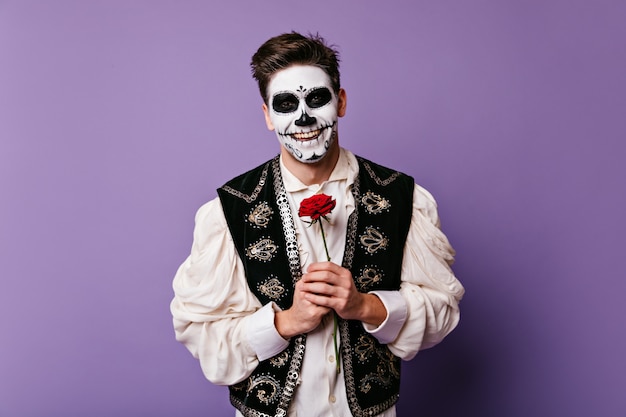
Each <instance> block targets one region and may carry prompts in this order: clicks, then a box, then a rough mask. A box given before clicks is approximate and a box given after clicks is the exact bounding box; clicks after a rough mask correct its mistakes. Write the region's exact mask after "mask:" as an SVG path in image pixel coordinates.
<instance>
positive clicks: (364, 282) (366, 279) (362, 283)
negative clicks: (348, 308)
mask: <svg viewBox="0 0 626 417" xmlns="http://www.w3.org/2000/svg"><path fill="white" fill-rule="evenodd" d="M383 276H384V274H383V273H382V272H380V271H379V270H378V269H376V268H374V267H371V266H368V267H365V268H363V269H362V270H361V275H359V276H358V277H357V278H356V282H357V284H359V290H360V291H362V292H366V291H369V289H370V288H371V287H373V286H374V285H376V284H377V283H379V282H380V281H382V279H383Z"/></svg>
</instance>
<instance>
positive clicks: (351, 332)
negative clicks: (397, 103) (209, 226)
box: [217, 156, 414, 417]
mask: <svg viewBox="0 0 626 417" xmlns="http://www.w3.org/2000/svg"><path fill="white" fill-rule="evenodd" d="M357 160H358V163H359V175H358V176H357V178H356V179H355V182H354V184H353V186H352V194H353V196H354V199H355V204H356V210H354V212H353V213H352V214H351V215H350V218H349V219H348V230H347V237H346V247H345V253H344V258H343V262H342V266H343V267H345V268H348V269H350V271H351V272H352V275H353V277H354V280H355V285H356V287H357V288H358V289H359V291H361V292H368V291H373V290H397V289H399V288H400V273H401V267H402V254H403V249H404V243H405V241H406V236H407V233H408V230H409V226H410V222H411V210H412V201H413V187H414V181H413V178H411V177H409V176H407V175H404V174H402V173H400V172H397V171H393V170H389V169H387V168H385V167H382V166H380V165H377V164H374V163H373V162H370V161H367V160H365V159H363V158H359V157H357ZM217 191H218V195H219V197H220V200H221V203H222V207H223V209H224V214H225V217H226V220H227V223H228V227H229V230H230V232H231V235H232V237H233V240H234V243H235V247H236V248H237V252H238V254H239V257H240V258H241V260H242V262H243V265H244V268H245V273H246V277H247V280H248V285H249V287H250V289H251V291H252V292H253V293H254V294H255V295H256V296H257V297H258V298H259V300H260V301H261V303H262V304H263V305H265V304H267V303H269V302H270V301H274V302H275V303H276V304H277V305H278V306H279V307H280V308H282V309H288V308H289V307H290V306H291V304H292V301H293V286H294V284H295V282H297V281H298V279H300V277H301V274H302V272H301V266H300V257H299V253H298V245H297V241H296V234H295V225H294V218H293V215H292V211H291V208H290V205H289V201H288V199H287V194H286V191H285V188H284V185H283V181H282V176H281V174H280V164H279V159H278V156H277V157H275V158H274V159H272V160H271V161H269V162H267V163H265V164H263V165H261V166H259V167H257V168H255V169H253V170H251V171H248V172H247V173H245V174H243V175H240V176H238V177H236V178H234V179H233V180H231V181H229V182H228V183H227V184H226V185H224V186H223V187H221V188H220V189H218V190H217ZM339 328H340V337H341V349H342V351H341V358H342V360H343V362H342V363H343V366H344V376H345V383H346V393H347V396H348V402H349V405H350V410H351V412H352V415H353V416H355V417H365V416H371V415H376V414H379V413H381V412H383V411H384V410H386V409H387V408H389V407H391V406H392V405H393V404H395V402H396V401H397V399H398V395H399V390H400V359H399V358H398V357H396V356H394V355H393V354H392V353H391V352H390V351H389V349H387V347H386V346H385V345H381V344H380V343H379V342H378V340H376V338H374V337H373V336H371V335H370V334H369V333H367V332H366V331H365V330H364V329H363V325H362V323H361V322H359V321H355V320H342V319H340V324H339ZM305 346H306V335H299V336H297V337H294V338H292V340H291V342H290V345H289V347H288V348H287V349H285V350H284V351H283V352H281V353H280V354H278V355H276V356H274V357H273V358H270V359H268V360H265V361H263V362H260V363H259V365H258V366H257V368H256V369H255V370H254V372H253V373H252V375H250V377H248V378H247V379H246V380H244V381H242V382H241V383H239V384H236V385H233V386H231V387H229V390H230V400H231V403H232V404H233V406H235V407H236V408H237V409H238V410H239V411H240V412H241V413H242V414H243V415H244V416H246V417H252V416H254V417H274V416H286V415H287V410H288V409H289V404H290V403H291V400H292V398H293V395H294V393H295V390H296V384H297V381H298V378H299V372H300V368H301V365H302V360H303V357H304V351H305Z"/></svg>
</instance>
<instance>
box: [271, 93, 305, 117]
mask: <svg viewBox="0 0 626 417" xmlns="http://www.w3.org/2000/svg"><path fill="white" fill-rule="evenodd" d="M298 104H299V102H298V98H297V97H296V96H295V95H293V94H291V93H280V94H276V95H275V96H274V98H273V99H272V108H273V109H274V111H275V112H277V113H293V112H294V111H296V110H298Z"/></svg>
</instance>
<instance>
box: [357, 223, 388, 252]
mask: <svg viewBox="0 0 626 417" xmlns="http://www.w3.org/2000/svg"><path fill="white" fill-rule="evenodd" d="M360 241H361V245H363V247H364V248H365V250H366V251H367V253H369V254H370V255H373V254H374V253H376V252H377V251H378V250H379V249H383V250H384V249H387V245H389V240H388V239H387V238H386V237H385V235H384V234H383V233H382V232H381V231H379V230H377V229H375V228H374V227H371V226H368V227H367V228H366V229H365V233H364V234H362V235H361V237H360Z"/></svg>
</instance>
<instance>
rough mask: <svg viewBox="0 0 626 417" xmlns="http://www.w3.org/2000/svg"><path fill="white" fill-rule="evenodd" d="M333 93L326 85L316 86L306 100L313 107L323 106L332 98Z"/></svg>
mask: <svg viewBox="0 0 626 417" xmlns="http://www.w3.org/2000/svg"><path fill="white" fill-rule="evenodd" d="M332 98H333V95H332V93H331V92H330V90H329V89H328V88H326V87H320V88H316V89H314V90H311V92H309V94H307V96H306V98H305V101H306V104H307V106H309V107H310V108H312V109H316V108H318V107H322V106H324V105H326V104H328V103H329V102H330V100H332Z"/></svg>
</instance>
